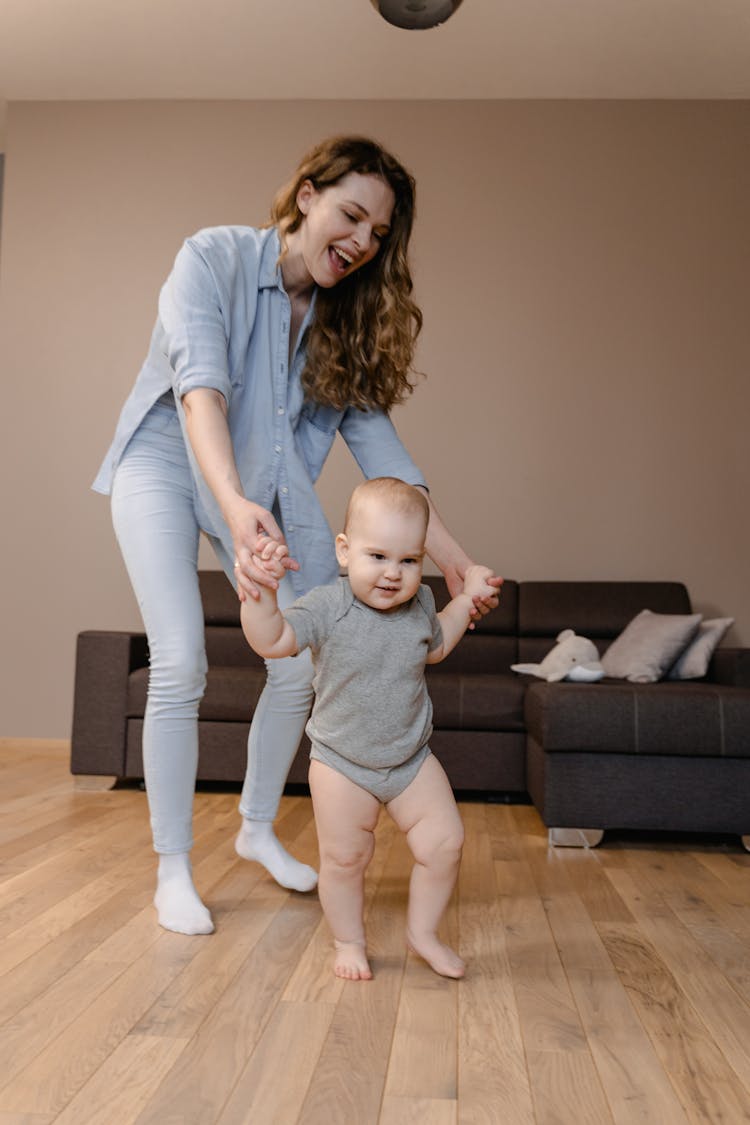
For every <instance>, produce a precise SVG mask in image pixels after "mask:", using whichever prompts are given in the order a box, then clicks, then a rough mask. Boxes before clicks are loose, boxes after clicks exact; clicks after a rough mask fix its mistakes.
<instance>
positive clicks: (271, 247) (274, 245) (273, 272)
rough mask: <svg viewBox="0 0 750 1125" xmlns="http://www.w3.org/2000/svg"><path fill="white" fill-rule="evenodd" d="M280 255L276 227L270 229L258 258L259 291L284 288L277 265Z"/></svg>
mask: <svg viewBox="0 0 750 1125" xmlns="http://www.w3.org/2000/svg"><path fill="white" fill-rule="evenodd" d="M280 253H281V240H280V239H279V232H278V230H277V229H276V227H270V228H269V230H268V237H267V238H266V240H265V242H264V243H263V250H262V252H261V256H260V269H259V270H258V288H259V289H277V288H281V289H283V288H284V283H283V281H282V280H281V267H280V266H279V265H278V261H279V254H280Z"/></svg>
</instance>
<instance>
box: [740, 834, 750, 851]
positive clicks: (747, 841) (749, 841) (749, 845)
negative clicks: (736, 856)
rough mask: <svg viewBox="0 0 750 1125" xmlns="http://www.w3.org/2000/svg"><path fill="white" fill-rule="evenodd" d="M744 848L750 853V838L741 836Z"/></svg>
mask: <svg viewBox="0 0 750 1125" xmlns="http://www.w3.org/2000/svg"><path fill="white" fill-rule="evenodd" d="M740 839H741V840H742V846H743V848H744V849H745V851H746V852H750V836H740Z"/></svg>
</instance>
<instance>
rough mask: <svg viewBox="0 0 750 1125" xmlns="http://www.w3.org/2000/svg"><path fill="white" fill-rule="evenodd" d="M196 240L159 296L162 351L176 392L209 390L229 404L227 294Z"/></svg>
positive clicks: (189, 244) (187, 245) (181, 254)
mask: <svg viewBox="0 0 750 1125" xmlns="http://www.w3.org/2000/svg"><path fill="white" fill-rule="evenodd" d="M221 288H222V287H221V283H220V282H219V280H218V278H217V275H216V272H215V271H214V270H213V269H212V268H211V265H210V263H209V262H208V261H207V259H206V257H205V255H204V254H203V253H202V251H201V249H200V247H199V245H198V244H197V242H196V240H194V239H188V240H187V241H186V242H185V243H184V244H183V246H182V249H181V250H180V252H179V253H178V255H177V258H176V259H175V264H174V268H173V269H172V272H171V274H170V275H169V277H168V278H167V281H166V282H165V284H164V286H163V287H162V290H161V293H160V295H159V317H160V320H161V323H162V327H163V329H164V349H165V353H166V355H167V358H168V360H169V365H170V367H171V368H172V371H173V380H172V385H173V389H174V392H175V394H176V395H177V396H178V397H179V398H182V396H183V395H185V394H186V393H187V392H188V391H190V390H193V389H195V388H196V387H211V388H213V389H214V390H217V391H219V392H220V393H221V394H222V395H223V396H224V398H225V399H226V400H227V402H228V401H229V397H230V393H231V380H230V374H229V360H228V352H227V340H228V329H229V325H228V324H227V323H226V321H225V313H224V310H225V309H227V308H228V307H229V300H228V295H227V294H225V293H222V291H221Z"/></svg>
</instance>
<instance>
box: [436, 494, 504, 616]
mask: <svg viewBox="0 0 750 1125" xmlns="http://www.w3.org/2000/svg"><path fill="white" fill-rule="evenodd" d="M417 487H418V488H419V491H420V492H422V493H424V495H425V497H426V498H427V503H428V504H429V505H430V522H429V524H428V525H427V540H426V542H425V548H426V551H427V554H428V555H429V556H430V558H431V559H432V561H433V562H434V563H435V565H436V566H438V567H439V568H440V570H441V571H442V573H443V576H444V578H445V582H446V585H447V587H448V592H449V593H450V595H451V597H452V598H455V597H458V595H459V594H460V593H461V592H462V590H463V588H464V577H465V575H466V571H467V570H468V568H469V567H470V566H473V565H474V562H473V559H471V558H469V556H468V555H467V554H466V551H464V549H463V547H461V545H460V544H459V543H458V541H457V540H456V539H454V537H453V536H452V535H451V533H450V532H449V531H448V528H447V527H446V526H445V524H444V523H443V521H442V519H441V518H440V514H439V513H438V510H437V508H436V507H435V505H434V503H433V502H432V497H431V496H430V494H429V492H428V491H427V489H426V488H424V487H422V486H420V485H417ZM487 584H488V585H490V586H494V587H495V589H496V590H497V594H496V595H495V596H494V597H481V598H480V597H476V598H474V606H475V609H476V613H475V614H474V615H473V616H474V617H484V615H485V614H486V613H489V612H490V610H491V609H496V608H497V605H498V601H499V598H500V587H501V586H502V584H503V580H502V578H501V577H500V576H499V575H493V576H492V577H491V578H488V579H487Z"/></svg>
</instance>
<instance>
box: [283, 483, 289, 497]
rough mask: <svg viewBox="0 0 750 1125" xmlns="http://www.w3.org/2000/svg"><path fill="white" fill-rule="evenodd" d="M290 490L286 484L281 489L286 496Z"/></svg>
mask: <svg viewBox="0 0 750 1125" xmlns="http://www.w3.org/2000/svg"><path fill="white" fill-rule="evenodd" d="M288 492H289V489H288V488H287V487H286V485H284V487H283V488H282V490H281V493H282V495H283V496H286V495H287V493H288Z"/></svg>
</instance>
